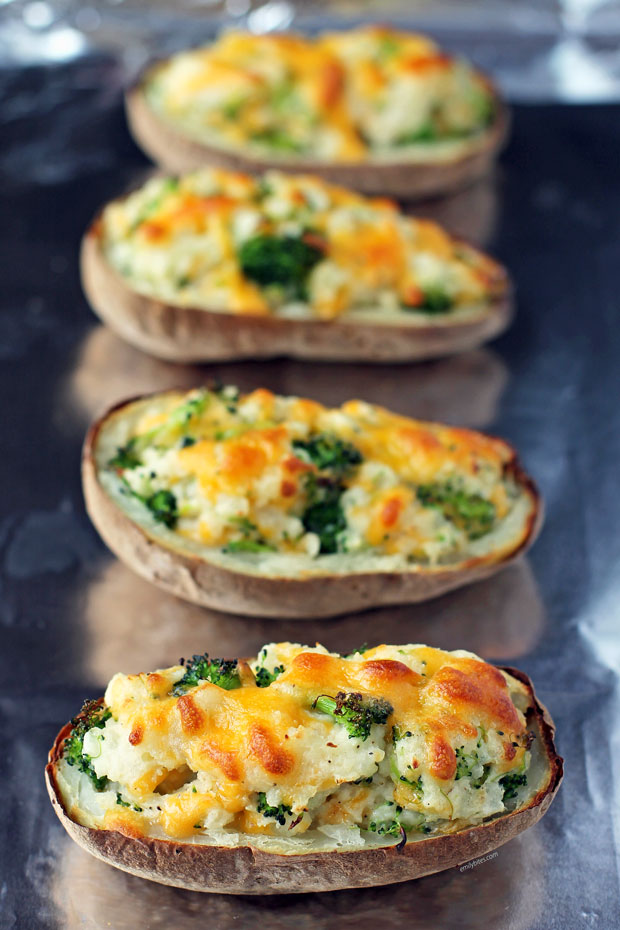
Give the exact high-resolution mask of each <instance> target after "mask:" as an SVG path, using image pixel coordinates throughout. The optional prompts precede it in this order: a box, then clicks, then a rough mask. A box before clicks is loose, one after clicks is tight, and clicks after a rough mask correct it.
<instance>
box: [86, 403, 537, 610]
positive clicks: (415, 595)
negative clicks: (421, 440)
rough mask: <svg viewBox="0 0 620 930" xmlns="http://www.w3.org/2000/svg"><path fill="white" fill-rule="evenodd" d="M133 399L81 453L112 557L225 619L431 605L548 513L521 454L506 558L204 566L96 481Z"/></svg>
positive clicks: (519, 547)
mask: <svg viewBox="0 0 620 930" xmlns="http://www.w3.org/2000/svg"><path fill="white" fill-rule="evenodd" d="M141 399H143V398H133V399H132V400H130V401H125V402H123V403H120V404H118V405H116V406H115V407H113V408H111V410H109V411H108V412H107V413H105V414H104V415H103V417H101V418H100V419H99V420H97V421H96V422H95V423H94V424H93V425H92V426H91V428H90V430H89V431H88V433H87V435H86V439H85V441H84V448H83V452H82V484H83V489H84V498H85V501H86V509H87V511H88V514H89V516H90V518H91V520H92V522H93V523H94V525H95V527H96V529H97V530H98V531H99V533H100V535H101V537H102V539H103V540H104V542H105V543H106V544H107V545H108V546H109V548H110V549H111V550H112V552H114V553H115V555H117V556H118V558H119V559H121V561H123V562H125V564H126V565H128V566H129V567H130V568H131V569H133V571H135V572H136V573H137V574H138V575H141V576H142V577H143V578H146V580H147V581H150V582H152V583H153V584H155V585H157V586H158V587H160V588H163V589H164V590H165V591H169V592H170V593H171V594H174V595H176V596H177V597H181V598H183V599H184V600H187V601H191V602H192V603H195V604H199V605H201V606H203V607H211V608H214V609H216V610H221V611H224V612H225V613H235V614H244V615H247V616H252V617H274V618H282V619H298V620H302V619H313V620H315V619H319V618H324V617H336V616H339V615H341V614H346V613H352V612H354V611H361V610H367V609H369V608H372V607H380V606H386V605H388V604H408V603H409V604H412V603H417V602H419V601H425V600H429V599H430V598H432V597H437V596H439V595H440V594H445V593H447V592H448V591H452V590H454V589H455V588H459V587H462V586H464V585H467V584H471V583H472V582H474V581H479V580H482V579H483V578H487V577H489V576H490V575H493V574H495V573H496V572H498V571H500V570H501V569H502V568H503V567H504V566H505V565H507V564H509V563H510V562H512V561H514V559H516V558H517V557H518V556H520V555H521V554H522V553H524V552H525V551H526V550H527V549H528V548H529V547H530V545H531V544H532V543H533V542H534V540H535V539H536V537H537V535H538V533H539V531H540V528H541V526H542V521H543V506H542V501H541V499H540V496H539V494H538V490H537V488H536V486H535V485H534V483H533V481H532V480H531V478H529V476H528V475H526V473H525V472H524V471H523V470H522V468H521V466H520V465H519V463H518V460H517V457H516V453H515V455H514V459H513V461H512V463H511V464H510V466H509V467H510V468H511V470H512V473H513V476H514V478H515V481H516V482H517V483H518V484H519V485H520V486H521V487H522V488H523V489H524V490H525V491H526V493H527V494H528V496H529V498H530V500H531V511H530V515H529V520H528V522H527V525H526V527H525V529H524V531H523V533H522V536H521V538H520V539H519V540H517V541H516V542H515V545H514V547H513V548H511V549H510V550H509V551H507V552H503V553H499V554H493V553H491V554H490V555H488V556H483V557H480V556H479V557H475V558H470V559H468V560H467V561H465V562H461V563H458V565H457V566H455V567H443V568H433V569H425V568H424V567H421V568H419V569H418V570H417V571H414V570H411V571H408V572H366V573H360V574H355V575H351V574H327V573H326V574H324V575H317V576H309V577H306V578H286V577H269V576H265V575H263V576H259V575H252V574H247V573H244V572H243V571H233V570H230V569H228V568H225V567H222V566H221V565H215V564H213V563H211V562H209V561H207V560H206V559H204V558H200V557H199V556H196V555H193V554H189V553H188V552H187V551H183V549H182V548H181V547H180V546H179V548H178V549H176V548H173V547H171V546H169V545H162V543H161V541H160V540H159V539H158V538H157V537H156V535H154V534H151V533H150V532H148V531H147V530H146V529H144V528H143V527H141V526H138V524H136V523H134V522H133V520H131V519H130V518H129V517H128V516H127V515H126V514H125V513H124V512H123V511H122V510H121V509H120V508H119V507H118V506H117V505H116V504H115V502H114V501H113V500H112V499H111V498H110V497H109V495H108V494H107V493H106V491H105V490H104V489H103V487H102V485H101V484H100V482H99V479H98V477H97V466H96V461H95V447H96V444H97V439H98V435H99V432H100V430H101V429H102V428H103V426H104V425H105V423H106V420H107V419H108V417H110V416H112V415H113V414H115V413H116V412H117V411H119V410H122V408H123V407H124V406H126V405H127V404H130V403H133V402H135V401H137V400H141Z"/></svg>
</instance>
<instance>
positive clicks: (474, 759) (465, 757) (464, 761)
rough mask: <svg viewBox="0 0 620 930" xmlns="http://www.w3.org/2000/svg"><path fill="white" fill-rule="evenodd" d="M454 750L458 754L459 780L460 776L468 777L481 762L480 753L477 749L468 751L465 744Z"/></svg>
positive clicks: (457, 772)
mask: <svg viewBox="0 0 620 930" xmlns="http://www.w3.org/2000/svg"><path fill="white" fill-rule="evenodd" d="M454 752H455V754H456V775H455V776H454V778H455V781H458V780H459V778H468V777H469V776H470V775H471V774H472V772H473V770H474V768H475V767H476V766H477V765H478V764H479V760H478V753H477V752H476V750H475V749H474V751H473V752H470V753H466V752H465V749H464V747H463V746H460V747H459V748H458V749H455V750H454Z"/></svg>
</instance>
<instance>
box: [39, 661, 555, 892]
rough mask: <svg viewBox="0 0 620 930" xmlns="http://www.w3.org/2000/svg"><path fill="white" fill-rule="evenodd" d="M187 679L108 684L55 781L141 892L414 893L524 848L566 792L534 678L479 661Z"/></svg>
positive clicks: (63, 809)
mask: <svg viewBox="0 0 620 930" xmlns="http://www.w3.org/2000/svg"><path fill="white" fill-rule="evenodd" d="M181 663H182V664H181V665H176V666H173V667H172V668H168V669H163V670H159V671H156V672H153V673H151V674H147V673H144V674H140V675H122V674H117V675H115V676H114V678H113V679H112V681H111V682H110V684H109V685H108V688H107V690H106V694H105V698H104V699H103V700H100V701H93V702H88V703H87V704H86V705H85V707H84V708H83V710H82V712H81V714H79V715H78V716H77V717H75V718H74V719H73V720H72V721H71V723H69V724H67V725H66V726H65V727H63V729H62V730H61V731H60V733H59V734H58V736H57V738H56V741H55V743H54V747H53V749H52V751H51V753H50V758H49V764H48V766H47V769H46V781H47V787H48V791H49V794H50V797H51V800H52V803H53V805H54V808H55V810H56V813H57V814H58V816H59V818H60V820H61V821H62V823H63V825H64V827H65V828H66V830H67V831H68V832H69V834H70V835H71V836H72V837H73V838H74V839H75V840H76V841H77V842H78V843H79V844H80V845H82V846H83V847H84V848H85V849H87V850H88V851H89V852H91V853H93V854H94V855H95V856H98V857H99V858H101V859H103V860H105V861H106V862H109V863H110V864H111V865H114V866H117V867H119V868H121V869H124V870H125V871H128V872H132V873H134V874H136V875H140V876H142V877H144V878H150V879H153V880H155V881H158V882H162V883H164V884H170V885H178V886H180V887H183V888H190V889H194V890H199V891H215V892H224V893H242V894H269V893H274V892H307V891H329V890H335V889H339V888H351V887H364V886H369V885H380V884H388V883H391V882H398V881H405V880H407V879H411V878H417V877H419V876H421V875H426V874H429V873H431V872H437V871H440V870H441V869H445V868H450V867H451V866H454V865H457V864H458V863H462V862H464V861H467V860H468V859H471V858H473V857H475V856H481V855H484V854H486V853H488V852H489V851H490V850H492V849H494V848H496V847H497V846H499V845H501V844H502V843H504V842H506V841H507V840H509V839H511V838H512V837H513V836H515V835H516V834H518V833H520V832H521V831H523V830H525V829H526V828H527V827H529V826H531V825H532V824H534V823H535V822H536V821H537V820H538V819H539V818H540V817H541V816H542V814H543V813H544V812H545V811H546V809H547V808H548V806H549V804H550V803H551V801H552V799H553V796H554V794H555V792H556V791H557V789H558V786H559V784H560V781H561V778H562V760H561V759H560V758H559V757H558V755H557V753H556V751H555V747H554V744H553V723H552V721H551V719H550V718H549V716H548V714H547V712H546V710H545V709H544V708H543V707H542V706H541V705H540V704H539V703H538V702H537V700H536V698H535V695H534V691H533V689H532V685H531V682H530V681H529V679H528V678H527V677H526V676H525V675H523V674H522V673H520V672H517V671H516V670H514V669H498V668H495V667H494V666H492V665H489V664H488V663H486V662H484V661H482V660H481V659H479V658H478V657H477V656H475V655H473V654H472V653H469V652H463V651H457V652H444V651H442V650H440V649H433V648H429V647H427V646H414V645H404V646H385V645H383V646H377V647H376V648H373V649H365V648H362V649H360V650H358V651H356V652H354V653H352V654H350V655H347V656H340V655H337V654H336V653H330V652H328V651H327V650H326V649H325V648H324V647H323V646H320V645H318V644H317V645H316V646H315V647H312V648H309V647H307V646H300V645H299V644H294V643H271V644H269V645H267V646H265V647H264V648H263V649H262V650H261V651H260V652H259V654H258V656H257V657H256V658H254V659H253V660H248V661H239V662H238V661H237V660H225V659H210V658H209V656H208V655H207V654H205V655H202V656H201V655H195V656H194V657H193V658H192V659H191V660H189V661H187V662H183V660H181Z"/></svg>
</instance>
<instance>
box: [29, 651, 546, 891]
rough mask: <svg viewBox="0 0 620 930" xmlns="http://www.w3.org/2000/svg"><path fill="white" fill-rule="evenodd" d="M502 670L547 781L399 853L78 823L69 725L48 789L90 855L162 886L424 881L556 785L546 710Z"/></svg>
mask: <svg viewBox="0 0 620 930" xmlns="http://www.w3.org/2000/svg"><path fill="white" fill-rule="evenodd" d="M504 671H506V672H508V673H509V674H510V675H512V676H513V677H515V678H517V679H518V680H519V681H522V682H523V683H524V684H525V685H526V686H527V687H528V689H529V690H530V692H531V695H532V699H533V702H534V707H533V710H532V711H531V712H530V715H528V718H527V722H528V726H529V727H530V728H531V727H535V728H536V730H537V731H538V733H539V738H540V739H542V741H543V745H544V748H545V753H546V756H547V759H548V761H549V770H550V775H549V781H548V783H547V785H545V786H544V787H543V788H541V790H540V791H539V792H538V793H537V794H536V795H535V796H534V797H533V798H532V800H531V801H530V802H529V804H528V805H527V807H525V808H522V809H519V810H517V811H513V812H512V813H510V814H506V815H504V816H502V817H499V818H497V819H496V820H491V821H489V822H487V823H483V824H480V825H478V826H475V827H470V828H468V829H466V830H462V831H459V832H457V833H452V834H447V835H445V836H441V837H429V838H428V839H425V840H419V841H417V842H411V843H407V845H406V846H405V847H404V848H403V849H400V850H398V849H396V847H395V846H390V847H388V848H383V849H366V850H361V851H355V852H354V851H348V852H342V851H334V852H317V853H305V854H302V855H278V854H277V853H267V852H264V851H262V850H259V849H255V848H254V847H252V846H240V847H236V848H232V849H231V848H228V847H217V846H200V845H197V844H192V843H182V842H175V841H173V840H159V839H152V838H149V837H146V836H145V837H140V838H135V837H130V836H125V835H123V834H121V833H118V832H116V831H111V830H97V829H93V828H90V827H84V826H81V825H80V824H78V823H76V822H75V821H74V820H72V819H71V817H70V816H69V813H68V812H67V811H66V810H65V808H64V805H63V802H62V798H61V795H60V792H59V790H58V787H57V784H56V779H55V773H54V769H55V764H56V762H57V761H58V759H59V758H60V756H61V751H62V745H63V742H64V740H65V738H66V737H67V736H68V734H69V732H70V731H71V724H70V723H69V724H66V725H65V726H64V727H63V728H62V730H61V731H60V733H59V734H58V736H57V737H56V740H55V742H54V745H53V747H52V749H51V751H50V753H49V760H48V764H47V766H46V769H45V782H46V786H47V790H48V794H49V796H50V800H51V802H52V805H53V807H54V810H55V811H56V814H57V816H58V818H59V820H60V821H61V823H62V825H63V826H64V828H65V830H66V831H67V833H68V834H69V835H70V836H71V837H72V839H74V840H75V841H76V843H78V844H79V845H80V846H82V847H83V848H84V849H85V850H86V851H87V852H89V853H91V854H92V855H94V856H96V857H97V858H98V859H102V860H103V861H104V862H108V863H109V864H110V865H113V866H115V867H116V868H119V869H122V870H124V871H125V872H131V873H132V874H133V875H139V876H140V877H142V878H148V879H150V880H152V881H156V882H160V883H161V884H164V885H175V886H177V887H179V888H187V889H190V890H192V891H210V892H217V893H219V894H256V895H259V894H263V895H264V894H302V893H307V892H312V891H336V890H339V889H343V888H367V887H370V886H373V885H388V884H393V883H394V882H403V881H408V880H410V879H414V878H421V877H422V876H423V875H430V874H432V873H433V872H440V871H442V870H443V869H449V868H453V867H455V866H458V865H460V864H462V863H465V862H468V861H470V860H472V859H476V858H478V857H481V856H484V855H486V854H487V853H489V852H490V851H491V850H493V849H496V848H497V847H498V846H501V845H503V844H504V843H506V842H508V840H511V839H512V838H513V837H515V836H517V835H518V834H519V833H522V832H523V831H524V830H527V829H528V827H531V826H533V825H534V824H535V823H536V822H537V821H538V820H540V818H541V817H542V816H543V814H544V813H545V812H546V810H547V809H548V807H549V805H550V804H551V802H552V800H553V798H554V796H555V794H556V792H557V790H558V788H559V786H560V782H561V781H562V775H563V760H562V759H561V757H560V756H558V754H557V752H556V749H555V745H554V741H553V738H554V733H555V728H554V724H553V721H552V719H551V717H550V715H549V712H548V711H547V709H546V708H545V707H544V706H543V705H542V704H540V703H539V702H538V700H537V699H536V695H535V693H534V689H533V686H532V683H531V681H530V679H529V678H528V677H527V675H525V674H524V673H523V672H520V671H518V670H516V669H512V668H505V669H504Z"/></svg>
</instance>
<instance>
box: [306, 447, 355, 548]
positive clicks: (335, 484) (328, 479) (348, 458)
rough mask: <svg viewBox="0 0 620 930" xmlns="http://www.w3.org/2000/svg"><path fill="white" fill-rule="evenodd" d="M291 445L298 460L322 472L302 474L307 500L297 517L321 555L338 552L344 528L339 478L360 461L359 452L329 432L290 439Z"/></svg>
mask: <svg viewBox="0 0 620 930" xmlns="http://www.w3.org/2000/svg"><path fill="white" fill-rule="evenodd" d="M292 446H293V450H294V452H295V454H296V455H297V456H298V457H299V458H300V459H302V460H303V461H305V462H308V463H309V464H312V465H315V466H316V467H317V468H318V469H319V470H320V471H321V472H326V474H320V475H317V474H315V473H310V474H308V475H306V494H307V498H308V502H307V507H306V509H305V511H304V513H303V514H302V518H301V519H302V523H303V525H304V529H305V530H306V531H307V532H308V533H315V534H316V535H317V536H318V537H319V540H320V544H321V547H320V552H321V553H322V554H330V553H334V552H338V551H339V549H340V546H341V542H340V539H341V534H342V533H343V532H344V530H346V528H347V521H346V517H345V515H344V511H343V509H342V505H341V502H340V498H341V497H342V494H343V492H344V490H345V488H344V484H343V478H344V477H345V476H346V475H347V474H348V473H349V472H350V471H351V469H352V468H355V467H356V466H357V465H359V464H360V463H361V462H362V461H363V460H362V456H361V453H360V452H359V450H358V449H356V447H355V446H354V445H352V443H350V442H346V441H345V440H342V439H338V437H337V436H332V435H330V434H329V433H318V434H317V435H316V436H313V437H311V438H310V439H308V440H302V439H294V440H293V443H292Z"/></svg>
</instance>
